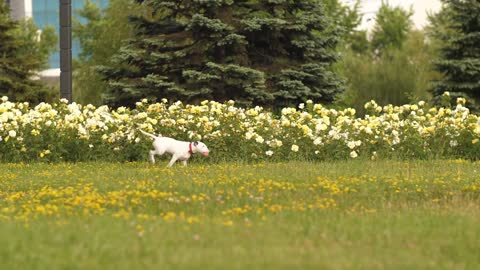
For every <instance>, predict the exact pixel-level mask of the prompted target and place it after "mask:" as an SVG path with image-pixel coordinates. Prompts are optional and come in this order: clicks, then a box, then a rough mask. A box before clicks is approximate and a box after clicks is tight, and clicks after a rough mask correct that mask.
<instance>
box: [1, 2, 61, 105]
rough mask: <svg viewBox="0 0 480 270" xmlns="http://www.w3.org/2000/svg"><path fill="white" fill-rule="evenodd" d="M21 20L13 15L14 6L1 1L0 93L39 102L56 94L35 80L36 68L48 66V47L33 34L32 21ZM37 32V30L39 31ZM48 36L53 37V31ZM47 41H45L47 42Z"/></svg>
mask: <svg viewBox="0 0 480 270" xmlns="http://www.w3.org/2000/svg"><path fill="white" fill-rule="evenodd" d="M21 25H22V27H24V28H20V24H19V23H18V22H16V21H14V20H13V19H11V18H10V10H9V8H8V6H7V5H6V4H5V2H4V1H0V96H8V97H9V98H10V99H11V100H14V101H30V102H33V103H38V102H40V101H48V100H49V98H51V96H52V94H51V92H49V91H48V90H47V88H46V86H45V85H44V84H42V83H41V82H40V81H38V80H34V79H33V78H34V77H35V75H36V74H35V71H38V70H40V69H41V68H42V67H44V66H45V57H42V56H46V57H48V53H47V54H45V51H46V50H47V51H48V49H47V48H46V47H44V46H40V45H39V44H38V41H36V39H37V38H38V36H33V35H32V31H30V30H32V29H33V28H32V24H31V21H30V22H29V21H25V22H22V24H21ZM35 33H36V31H35ZM47 34H48V35H47V36H48V37H49V38H50V39H48V40H47V41H48V42H51V39H53V37H52V35H51V31H47ZM44 44H45V43H44Z"/></svg>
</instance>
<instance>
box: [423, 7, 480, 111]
mask: <svg viewBox="0 0 480 270" xmlns="http://www.w3.org/2000/svg"><path fill="white" fill-rule="evenodd" d="M443 3H444V10H443V12H441V13H440V15H439V16H444V17H443V18H438V17H437V18H434V20H432V22H433V23H437V24H439V26H441V27H438V29H439V30H443V31H442V32H439V31H437V32H436V34H434V35H433V36H435V37H437V38H439V40H440V42H441V44H442V45H441V46H442V48H441V57H440V59H439V60H438V61H436V62H435V69H436V70H437V71H439V72H441V73H443V74H444V78H443V79H442V80H440V81H436V82H434V88H433V95H434V97H435V101H436V102H437V103H440V102H441V95H442V94H443V93H444V92H447V91H448V92H450V93H451V95H452V96H453V97H457V96H463V97H466V98H467V101H469V103H467V105H468V106H469V107H470V108H472V109H475V110H477V111H478V110H479V107H478V105H475V103H477V104H478V102H479V101H480V45H479V44H480V1H479V0H443Z"/></svg>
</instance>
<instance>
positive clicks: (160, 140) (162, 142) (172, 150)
mask: <svg viewBox="0 0 480 270" xmlns="http://www.w3.org/2000/svg"><path fill="white" fill-rule="evenodd" d="M140 132H142V133H143V134H145V135H147V136H149V137H151V138H153V148H154V150H151V151H150V152H149V154H148V157H149V159H150V161H151V162H152V163H155V155H159V156H161V155H163V154H164V153H169V154H171V155H172V159H171V160H170V162H169V163H168V167H172V165H173V163H175V161H177V160H180V161H182V164H183V166H187V160H188V159H189V158H190V157H191V156H192V154H193V153H201V154H202V155H204V156H206V157H207V156H208V153H209V152H210V151H209V150H208V147H207V146H206V145H205V144H204V143H202V142H184V141H177V140H175V139H172V138H168V137H162V135H160V136H155V135H153V134H150V133H148V132H145V131H143V130H141V129H140Z"/></svg>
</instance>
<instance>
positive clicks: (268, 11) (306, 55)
mask: <svg viewBox="0 0 480 270" xmlns="http://www.w3.org/2000/svg"><path fill="white" fill-rule="evenodd" d="M137 2H141V3H142V7H143V9H144V12H143V15H142V16H136V17H132V18H131V23H132V26H133V27H134V28H135V37H134V38H132V39H131V40H129V42H128V44H127V45H125V46H123V47H122V48H121V49H120V50H119V52H118V53H117V54H115V56H114V57H113V61H112V62H111V63H110V64H108V65H103V67H101V71H102V74H103V75H104V76H105V79H106V80H107V81H108V83H109V86H110V88H109V91H108V93H107V95H105V100H106V101H107V102H108V103H109V104H112V105H114V106H120V105H127V106H132V104H133V103H134V102H135V101H137V100H138V99H140V98H143V97H147V98H149V99H153V100H154V99H159V98H168V99H171V100H184V101H188V102H198V101H200V100H203V99H214V100H219V101H225V100H229V99H235V100H236V101H237V102H239V103H240V104H262V105H266V106H272V107H273V106H282V105H283V106H285V105H287V104H296V103H299V102H301V101H304V100H306V99H309V98H310V99H314V100H315V101H321V102H332V101H333V99H334V98H335V96H336V94H338V93H340V92H341V91H342V90H343V81H342V80H341V79H340V78H339V77H338V75H337V74H335V73H334V72H333V71H332V70H331V65H332V64H333V63H335V61H336V60H337V54H336V53H335V47H336V45H337V43H338V42H339V40H340V37H339V34H340V33H341V30H342V29H341V28H340V27H337V26H335V25H334V24H333V21H332V18H331V17H330V16H328V15H327V13H326V11H325V9H324V8H323V5H322V4H321V3H320V2H319V1H313V0H302V1H300V0H297V1H161V0H148V1H137Z"/></svg>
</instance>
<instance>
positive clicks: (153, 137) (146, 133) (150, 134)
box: [139, 129, 162, 140]
mask: <svg viewBox="0 0 480 270" xmlns="http://www.w3.org/2000/svg"><path fill="white" fill-rule="evenodd" d="M139 130H140V132H142V133H143V134H145V135H147V136H148V137H150V138H152V139H154V140H155V139H156V138H158V137H162V135H161V134H159V135H158V136H155V135H153V134H152V133H148V132H145V131H143V130H141V129H139Z"/></svg>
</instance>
